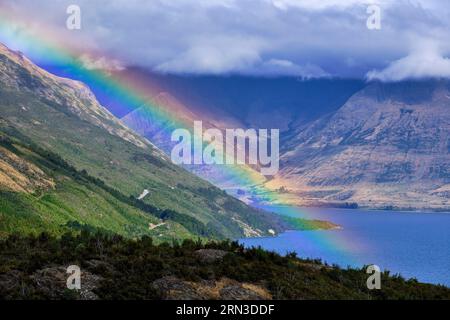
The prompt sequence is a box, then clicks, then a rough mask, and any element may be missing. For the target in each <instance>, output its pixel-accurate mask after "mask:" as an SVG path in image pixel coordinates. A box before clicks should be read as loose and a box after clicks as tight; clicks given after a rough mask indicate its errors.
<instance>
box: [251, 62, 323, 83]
mask: <svg viewBox="0 0 450 320" xmlns="http://www.w3.org/2000/svg"><path fill="white" fill-rule="evenodd" d="M258 70H259V74H260V75H266V76H278V75H285V76H296V77H301V78H305V79H311V78H327V77H330V76H331V75H330V74H329V73H327V72H326V71H325V70H323V69H322V68H321V67H319V66H316V65H314V64H311V63H307V64H305V65H298V64H295V63H293V62H292V61H289V60H283V59H270V60H269V61H265V62H263V63H262V64H261V65H260V67H259V68H258Z"/></svg>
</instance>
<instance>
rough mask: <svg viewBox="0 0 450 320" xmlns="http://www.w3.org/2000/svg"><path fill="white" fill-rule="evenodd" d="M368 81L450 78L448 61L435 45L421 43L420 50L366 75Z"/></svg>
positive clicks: (449, 62) (449, 63) (449, 60)
mask: <svg viewBox="0 0 450 320" xmlns="http://www.w3.org/2000/svg"><path fill="white" fill-rule="evenodd" d="M366 77H367V79H368V80H381V81H385V82H389V81H402V80H408V79H409V80H414V79H415V80H417V79H423V78H450V59H449V58H448V57H445V56H443V54H442V52H440V51H439V49H438V47H437V46H436V45H435V44H429V43H428V44H427V43H422V45H421V46H420V49H418V50H416V51H414V52H412V53H411V54H409V55H408V56H406V57H403V58H401V59H399V60H396V61H394V62H391V63H390V64H389V65H388V66H387V67H386V68H385V69H383V70H380V71H378V70H372V71H370V72H368V73H367V76H366Z"/></svg>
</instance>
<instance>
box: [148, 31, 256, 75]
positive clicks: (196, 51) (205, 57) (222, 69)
mask: <svg viewBox="0 0 450 320" xmlns="http://www.w3.org/2000/svg"><path fill="white" fill-rule="evenodd" d="M260 46H261V44H260V43H259V42H258V41H252V40H251V39H243V38H238V37H236V38H232V37H223V38H215V39H210V40H208V41H198V43H195V44H193V45H192V46H190V47H189V48H188V49H187V50H186V51H185V52H182V53H181V54H180V55H177V56H175V57H174V58H173V59H171V60H169V61H167V62H163V63H161V64H159V65H158V66H156V68H155V69H156V70H157V71H162V72H174V73H212V74H220V73H228V72H232V71H235V70H242V69H246V68H250V67H251V66H252V65H254V64H255V63H258V62H259V61H260V60H261V57H260V55H259V47H260Z"/></svg>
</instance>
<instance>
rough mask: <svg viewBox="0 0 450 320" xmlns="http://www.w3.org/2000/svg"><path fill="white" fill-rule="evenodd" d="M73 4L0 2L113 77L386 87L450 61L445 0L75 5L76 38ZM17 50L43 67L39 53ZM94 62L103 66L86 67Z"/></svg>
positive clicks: (128, 0)
mask: <svg viewBox="0 0 450 320" xmlns="http://www.w3.org/2000/svg"><path fill="white" fill-rule="evenodd" d="M72 3H73V1H72V0H59V1H54V0H39V1H35V0H1V1H0V10H1V11H3V10H5V11H6V12H7V13H8V16H9V17H11V19H12V20H14V21H16V22H17V24H21V23H23V22H25V23H26V26H27V27H26V28H23V29H27V30H29V31H30V32H32V33H33V32H34V33H33V36H35V37H36V38H38V39H39V37H41V36H42V35H41V34H40V33H39V32H38V29H37V28H35V26H42V27H43V29H44V30H52V31H53V32H54V33H57V34H60V37H57V38H56V39H55V40H56V41H57V42H58V44H61V45H63V46H65V47H67V48H73V47H75V48H77V51H78V52H85V53H86V54H88V55H89V57H91V58H90V59H91V60H89V61H88V62H87V63H86V66H87V67H91V68H103V69H108V68H116V67H117V65H115V63H114V62H112V61H120V62H121V64H120V65H121V66H122V67H127V66H132V65H137V66H141V67H145V68H149V69H153V70H157V71H160V72H170V73H194V74H200V73H201V74H208V73H212V74H222V73H224V74H229V73H239V74H249V75H294V76H305V77H321V76H330V75H332V76H341V77H361V78H363V77H365V76H366V75H367V76H368V77H369V76H370V77H379V78H383V77H384V78H386V79H387V78H394V75H388V74H390V73H394V72H397V70H398V69H402V70H403V69H406V68H409V70H410V71H408V72H409V73H411V74H410V75H408V76H409V77H411V76H413V74H414V73H416V74H434V73H435V72H431V71H429V72H418V71H412V70H413V69H414V67H415V68H416V69H417V66H415V65H414V63H412V62H411V61H412V60H414V62H416V61H419V60H420V59H422V60H423V59H428V61H433V63H436V64H438V65H440V66H441V68H442V65H444V66H445V65H446V58H445V57H448V56H450V42H449V41H448V39H450V19H448V17H449V16H450V2H448V1H442V0H373V1H372V0H322V1H311V0H246V1H242V0H178V1H173V0H152V1H144V0H114V1H110V0H96V1H91V0H77V1H76V3H77V4H78V5H79V6H80V8H81V14H82V29H81V30H78V31H76V32H70V31H68V30H66V28H65V19H66V18H67V14H66V8H67V6H68V5H70V4H72ZM372 3H376V4H378V5H380V7H381V15H382V21H381V30H375V31H374V30H368V29H367V27H366V20H367V18H368V14H367V11H366V9H367V6H368V5H369V4H372ZM21 16H22V17H23V16H26V17H31V18H30V19H23V18H21ZM24 20H25V21H24ZM48 34H49V33H45V34H44V35H43V37H44V38H45V37H47V36H48ZM420 39H428V40H430V41H432V42H434V43H437V44H439V47H440V49H439V51H438V52H436V54H434V55H430V54H429V53H419V52H418V51H417V50H416V48H415V47H414V43H416V42H417V41H418V40H420ZM2 40H3V38H2V35H1V30H0V41H2ZM6 40H8V39H6ZM10 40H11V39H10ZM12 42H13V41H12ZM6 44H8V43H6ZM13 44H14V45H16V44H17V47H16V48H15V49H18V50H22V51H24V52H25V53H28V52H31V53H32V54H34V56H33V57H32V58H33V59H34V60H37V62H40V61H39V60H40V59H41V60H43V61H44V62H46V63H47V62H48V61H45V59H47V58H48V57H46V56H45V55H44V54H41V55H40V54H38V50H37V49H36V48H31V49H30V47H29V46H28V47H27V44H26V43H25V44H23V43H18V42H14V43H13ZM93 52H95V53H96V54H94V55H93V54H92V53H93ZM436 55H437V56H436ZM97 56H100V57H104V58H103V60H102V58H100V59H98V58H97V59H95V60H94V61H92V59H93V58H92V57H97ZM439 57H440V58H441V59H440V60H439V59H438V58H439ZM429 68H430V67H429ZM380 70H381V71H380ZM390 70H394V71H390ZM368 72H369V73H368ZM408 72H407V71H404V72H403V73H404V74H408ZM403 73H402V74H403Z"/></svg>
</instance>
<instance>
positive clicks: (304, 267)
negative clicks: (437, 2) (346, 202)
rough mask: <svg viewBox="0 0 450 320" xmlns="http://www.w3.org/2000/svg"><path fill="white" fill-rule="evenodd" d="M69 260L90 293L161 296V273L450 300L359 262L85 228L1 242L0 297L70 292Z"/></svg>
mask: <svg viewBox="0 0 450 320" xmlns="http://www.w3.org/2000/svg"><path fill="white" fill-rule="evenodd" d="M199 249H218V250H223V251H225V252H224V254H225V256H223V258H221V259H220V260H217V261H214V262H205V261H204V260H201V259H200V258H199V256H198V254H197V253H198V251H197V250H199ZM73 264H75V265H78V266H80V268H81V270H82V272H87V273H89V274H91V275H95V276H96V277H98V279H99V281H98V282H97V283H96V285H95V286H93V288H92V292H93V293H94V294H95V295H96V296H97V297H98V298H100V299H161V298H163V296H162V293H161V291H159V290H156V289H155V286H154V285H153V283H154V281H155V280H157V279H161V278H163V277H167V276H171V277H176V278H178V279H182V280H184V281H189V282H191V283H199V282H201V281H203V280H208V281H218V280H219V279H224V278H226V279H232V280H235V281H238V282H240V283H249V284H253V285H256V286H259V287H260V288H264V289H265V290H267V291H268V292H269V293H270V295H271V296H272V298H274V299H450V289H449V288H446V287H443V286H435V285H429V284H422V283H419V282H417V281H416V280H405V279H403V278H402V277H400V276H397V275H394V276H392V275H390V274H389V272H384V273H383V274H382V276H381V283H382V288H381V290H368V289H367V287H366V280H367V276H368V275H367V274H366V273H365V270H364V268H363V269H340V268H338V267H335V266H327V265H324V264H322V263H321V262H320V261H312V260H302V259H298V258H297V257H296V255H295V254H289V255H287V256H286V257H282V256H279V255H278V254H276V253H273V252H268V251H264V250H262V249H259V248H253V249H244V248H243V247H242V246H240V245H238V244H237V243H235V242H210V243H206V244H205V243H203V242H201V241H196V242H195V241H192V240H185V241H183V242H182V243H178V242H175V243H173V244H171V245H169V244H167V243H161V244H159V245H156V244H154V242H153V240H152V239H151V238H150V237H143V238H142V239H140V240H129V239H125V238H122V237H120V236H117V235H105V234H100V233H97V234H90V233H88V232H86V231H82V232H81V234H79V235H78V236H73V235H71V234H67V235H63V236H62V237H61V238H59V239H57V238H53V237H51V236H49V235H48V234H41V235H39V236H37V237H19V236H10V237H9V238H7V239H5V240H3V241H0V298H2V299H49V298H52V299H77V298H79V295H78V293H76V292H74V291H71V292H68V290H64V288H65V284H66V283H65V279H66V277H67V275H66V274H65V268H67V266H69V265H73ZM51 268H62V270H63V271H62V272H63V279H62V280H61V279H58V278H52V277H50V276H49V274H50V272H49V271H48V270H50V269H51ZM45 270H47V271H45ZM91 277H92V276H91ZM82 279H83V276H82ZM82 281H83V280H82ZM82 286H83V282H82Z"/></svg>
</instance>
